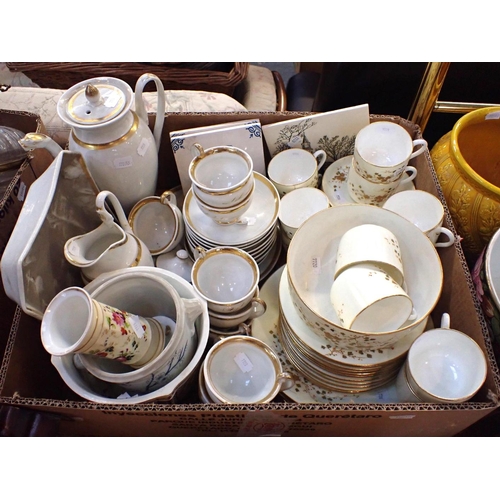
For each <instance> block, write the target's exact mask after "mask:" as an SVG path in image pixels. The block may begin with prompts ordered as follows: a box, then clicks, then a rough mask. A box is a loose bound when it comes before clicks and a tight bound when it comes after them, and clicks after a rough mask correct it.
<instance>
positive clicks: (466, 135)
mask: <svg viewBox="0 0 500 500" xmlns="http://www.w3.org/2000/svg"><path fill="white" fill-rule="evenodd" d="M431 159H432V162H433V164H434V167H435V169H436V173H437V177H438V180H439V183H440V185H441V188H442V190H443V195H444V197H445V199H446V202H447V204H448V208H449V210H450V214H451V217H452V219H453V223H454V225H455V228H456V230H457V233H458V234H459V235H460V236H461V237H462V238H463V240H462V246H463V249H464V251H465V252H466V253H467V254H469V255H478V254H479V253H480V252H481V250H482V249H483V248H484V247H485V246H486V244H487V243H488V242H489V241H490V239H491V237H492V236H493V234H494V232H495V231H496V230H497V229H498V228H499V227H500V107H488V108H482V109H478V110H475V111H472V112H470V113H467V114H466V115H464V116H463V117H462V118H460V119H459V120H458V121H457V122H456V123H455V125H454V127H453V129H452V130H451V131H450V132H448V133H447V134H445V135H444V136H443V137H441V139H439V141H437V142H436V144H435V145H434V147H433V148H432V150H431Z"/></svg>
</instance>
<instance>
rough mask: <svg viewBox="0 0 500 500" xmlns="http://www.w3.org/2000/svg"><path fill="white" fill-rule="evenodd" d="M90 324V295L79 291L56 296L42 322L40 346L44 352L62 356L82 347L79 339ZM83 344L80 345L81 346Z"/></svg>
mask: <svg viewBox="0 0 500 500" xmlns="http://www.w3.org/2000/svg"><path fill="white" fill-rule="evenodd" d="M91 323H92V306H91V298H90V296H89V294H88V293H87V292H86V291H85V290H83V289H82V288H78V287H70V288H66V289H65V290H62V291H61V292H59V293H58V294H57V295H56V296H55V297H54V298H53V299H52V301H51V302H50V303H49V305H48V306H47V308H46V310H45V313H44V315H43V318H42V324H41V335H42V343H43V345H44V347H45V349H46V350H47V352H49V353H52V354H55V355H58V356H64V355H65V354H68V353H70V352H73V351H75V350H77V349H78V348H79V347H82V346H83V344H84V343H85V342H86V339H83V338H82V335H83V334H84V332H86V331H87V330H88V329H89V327H90V325H91ZM82 342H83V344H82Z"/></svg>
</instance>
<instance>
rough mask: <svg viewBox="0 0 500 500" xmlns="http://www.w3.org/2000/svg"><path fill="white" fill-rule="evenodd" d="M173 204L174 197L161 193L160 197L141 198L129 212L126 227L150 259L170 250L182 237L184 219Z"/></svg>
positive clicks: (169, 193)
mask: <svg viewBox="0 0 500 500" xmlns="http://www.w3.org/2000/svg"><path fill="white" fill-rule="evenodd" d="M176 202H177V200H176V197H175V194H174V193H172V192H171V191H165V192H164V193H163V194H162V195H161V196H149V197H147V198H143V199H142V200H140V201H138V202H137V203H136V204H135V205H134V206H133V207H132V210H131V211H130V214H129V216H128V222H129V224H130V227H131V228H132V231H133V233H134V234H135V235H136V236H137V237H138V238H139V239H140V240H141V241H142V242H144V244H145V245H146V246H147V247H148V249H149V251H150V253H151V255H160V254H162V253H165V252H168V251H170V250H172V249H173V248H175V247H176V246H177V245H178V244H179V243H180V242H181V240H182V238H183V237H184V219H183V217H182V212H181V211H180V209H179V208H178V207H177V204H176Z"/></svg>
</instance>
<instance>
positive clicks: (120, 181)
mask: <svg viewBox="0 0 500 500" xmlns="http://www.w3.org/2000/svg"><path fill="white" fill-rule="evenodd" d="M150 81H154V82H155V84H156V89H157V93H158V105H157V109H156V119H155V125H154V132H153V133H152V132H151V130H150V128H149V125H148V115H147V112H146V108H145V105H144V100H143V97H142V92H143V90H144V87H145V86H146V84H147V83H148V82H150ZM134 100H135V111H132V109H131V108H132V105H133V104H134ZM57 112H58V114H59V116H60V118H61V119H62V120H63V121H64V122H65V123H67V124H68V125H70V126H71V128H72V131H71V134H70V137H69V149H70V151H75V152H78V153H80V154H81V155H82V156H83V158H84V160H85V163H86V165H87V167H88V169H89V172H90V174H91V175H92V177H93V178H94V180H95V182H96V184H97V186H98V187H99V189H100V190H109V191H111V192H112V193H114V194H115V195H116V196H117V198H118V200H119V201H120V203H121V205H122V207H123V209H124V210H125V212H126V213H128V212H129V211H130V209H131V208H132V206H133V205H134V204H135V203H136V202H137V201H139V200H140V199H142V198H145V197H146V196H152V195H154V194H155V190H156V182H157V177H158V151H159V148H160V139H161V132H162V128H163V122H164V116H165V92H164V88H163V84H162V82H161V80H160V79H159V78H158V77H157V76H156V75H153V74H151V73H146V74H144V75H142V76H141V77H140V78H139V79H138V80H137V83H136V86H135V94H134V92H133V91H132V88H131V87H130V85H128V84H127V83H126V82H124V81H123V80H120V79H118V78H113V77H98V78H91V79H88V80H84V81H83V82H80V83H78V84H76V85H74V86H73V87H71V88H70V89H68V90H67V91H66V92H64V94H63V95H62V96H61V98H60V99H59V101H58V103H57Z"/></svg>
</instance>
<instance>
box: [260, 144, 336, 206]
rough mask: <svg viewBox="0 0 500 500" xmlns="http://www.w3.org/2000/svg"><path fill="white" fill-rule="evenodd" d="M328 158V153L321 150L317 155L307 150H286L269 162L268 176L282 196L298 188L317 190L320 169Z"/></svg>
mask: <svg viewBox="0 0 500 500" xmlns="http://www.w3.org/2000/svg"><path fill="white" fill-rule="evenodd" d="M326 157H327V155H326V153H325V152H324V151H323V150H321V149H319V150H317V151H316V152H315V153H310V152H309V151H306V150H305V149H297V148H292V149H285V150H284V151H281V152H280V153H278V154H277V155H276V156H274V157H273V158H272V160H271V161H270V162H269V165H268V167H267V175H268V177H269V179H270V180H271V182H272V183H273V184H274V185H275V187H276V189H277V190H278V193H279V195H280V196H284V195H285V194H286V193H289V192H290V191H292V190H294V189H298V188H303V187H315V188H317V187H318V181H319V169H320V168H321V167H322V166H323V164H324V163H325V161H326Z"/></svg>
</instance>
